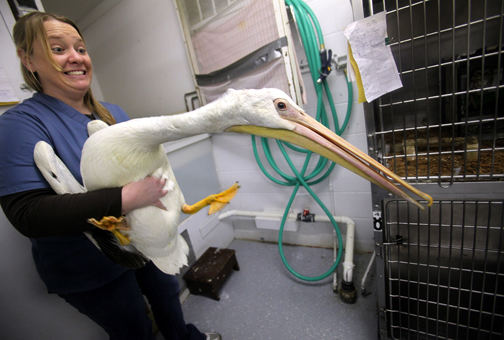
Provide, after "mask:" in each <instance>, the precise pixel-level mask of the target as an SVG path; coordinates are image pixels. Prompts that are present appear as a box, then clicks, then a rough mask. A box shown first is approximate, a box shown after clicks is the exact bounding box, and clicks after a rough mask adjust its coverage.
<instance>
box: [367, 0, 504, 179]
mask: <svg viewBox="0 0 504 340" xmlns="http://www.w3.org/2000/svg"><path fill="white" fill-rule="evenodd" d="M363 3H364V5H365V7H367V9H368V11H372V13H378V12H381V11H386V13H387V14H386V18H387V31H388V32H387V33H388V42H389V46H390V47H391V49H392V53H393V55H394V58H395V61H396V64H397V67H398V70H399V74H400V77H401V80H402V83H403V87H402V88H401V89H399V90H396V91H394V92H392V93H389V94H387V95H384V96H382V97H381V98H379V99H377V100H375V101H374V102H373V104H372V105H369V106H368V107H367V108H366V111H367V112H366V113H367V116H368V122H369V123H368V129H370V132H371V136H370V139H369V143H370V147H371V148H372V150H373V152H374V156H375V157H377V158H379V159H381V160H382V162H383V163H384V164H385V165H386V166H388V167H389V168H390V169H391V170H393V171H394V172H396V173H397V174H398V175H400V176H402V177H405V178H406V179H408V180H409V181H412V182H417V183H433V182H434V183H453V182H471V181H480V182H481V181H500V180H502V179H504V109H503V108H504V82H503V73H504V71H503V70H504V60H503V57H502V44H503V30H504V27H503V12H504V8H503V7H504V2H503V1H502V0H447V1H442V0H431V1H424V0H375V1H367V0H364V2H363Z"/></svg>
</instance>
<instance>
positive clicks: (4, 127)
mask: <svg viewBox="0 0 504 340" xmlns="http://www.w3.org/2000/svg"><path fill="white" fill-rule="evenodd" d="M102 104H103V105H104V106H105V107H106V108H107V109H108V110H109V111H110V113H111V114H112V115H113V116H114V118H115V119H116V121H117V122H122V121H126V120H128V119H129V118H128V116H127V114H126V113H125V112H124V111H123V110H122V109H121V108H120V107H119V106H117V105H112V104H109V103H102ZM88 122H89V118H88V117H86V116H85V115H83V114H82V113H80V112H78V111H77V110H75V109H74V108H72V107H71V106H69V105H67V104H65V103H63V102H62V101H60V100H58V99H56V98H53V97H51V96H48V95H45V94H42V93H36V94H34V95H33V97H32V98H30V99H27V100H25V101H23V102H22V103H21V104H19V105H17V106H15V107H13V108H11V109H10V110H8V111H6V112H5V113H3V114H2V115H0V155H1V157H0V196H5V195H9V194H13V193H17V192H22V191H27V190H33V189H41V188H49V184H48V183H47V182H46V181H45V179H44V178H43V177H42V174H41V173H40V172H39V170H38V169H37V167H36V165H35V162H34V160H33V148H34V146H35V144H36V143H37V142H38V141H41V140H43V141H46V142H47V143H49V144H50V145H51V146H52V147H53V149H54V150H55V152H56V154H57V155H58V156H59V157H60V158H61V160H62V161H63V162H64V163H65V164H66V166H67V167H68V168H69V170H70V171H71V172H72V174H73V176H74V177H75V178H76V179H77V180H78V181H79V182H81V183H82V177H81V174H80V157H81V151H82V147H83V145H84V142H85V141H86V139H87V137H88V134H87V123H88ZM40 228H44V226H43V225H42V226H40ZM30 240H31V242H32V253H33V258H34V260H35V265H36V267H37V270H38V272H39V274H40V277H41V278H42V280H43V281H44V282H45V284H46V286H47V289H48V291H49V292H51V293H61V294H66V293H74V292H80V291H86V290H90V289H94V288H97V287H101V286H103V285H104V284H106V283H108V282H110V281H112V280H113V279H115V278H117V277H118V276H119V275H121V274H122V273H123V272H125V271H126V270H127V269H126V268H124V267H122V266H119V265H117V264H115V263H113V262H112V261H111V260H109V259H108V258H107V257H106V256H105V255H104V254H103V253H102V252H101V251H99V250H98V249H97V248H96V247H95V246H94V245H93V244H92V243H91V241H89V240H88V239H87V237H86V236H85V235H84V234H83V233H76V234H74V235H71V236H54V237H40V238H31V239H30Z"/></svg>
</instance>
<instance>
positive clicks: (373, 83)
mask: <svg viewBox="0 0 504 340" xmlns="http://www.w3.org/2000/svg"><path fill="white" fill-rule="evenodd" d="M344 34H345V37H346V38H347V39H348V42H349V43H350V46H351V47H352V54H353V56H354V59H355V61H356V63H357V66H358V68H359V72H360V74H361V78H362V85H363V87H364V94H365V95H366V100H367V101H368V102H371V101H373V100H374V99H376V98H378V97H380V96H382V95H384V94H385V93H388V92H391V91H393V90H396V89H398V88H400V87H402V82H401V78H400V77H399V74H398V72H397V66H396V64H395V61H394V57H393V55H392V51H391V50H390V46H386V45H385V37H386V36H387V22H386V19H385V12H381V13H378V14H375V15H373V16H370V17H367V18H364V19H362V20H358V21H354V22H352V23H351V24H350V25H348V26H347V27H346V28H345V31H344Z"/></svg>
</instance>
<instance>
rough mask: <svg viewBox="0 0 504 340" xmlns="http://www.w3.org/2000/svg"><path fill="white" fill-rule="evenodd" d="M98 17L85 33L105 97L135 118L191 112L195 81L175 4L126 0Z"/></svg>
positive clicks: (159, 0) (87, 26)
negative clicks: (188, 97) (188, 106)
mask: <svg viewBox="0 0 504 340" xmlns="http://www.w3.org/2000/svg"><path fill="white" fill-rule="evenodd" d="M92 15H97V16H98V17H96V18H93V19H92V20H91V19H89V18H88V19H86V27H85V28H84V30H83V35H84V37H85V39H86V43H87V45H88V49H89V53H90V55H91V58H92V60H93V66H94V72H95V74H96V78H97V79H96V80H97V81H98V82H99V85H100V88H101V92H102V95H103V99H105V100H106V101H109V102H111V103H116V104H119V105H120V106H121V107H123V108H124V109H125V110H126V112H128V114H129V115H130V116H131V117H142V116H152V115H160V114H168V113H174V112H183V111H185V104H184V94H185V93H187V92H191V91H194V85H193V81H192V76H191V70H190V67H189V63H188V61H187V57H186V52H185V49H184V41H183V38H182V33H181V30H180V25H179V22H178V18H177V15H176V12H175V6H174V4H173V2H172V1H168V0H149V1H135V0H121V1H118V2H117V4H116V5H115V6H114V7H112V8H110V9H109V10H108V12H106V14H103V13H97V14H92ZM90 21H91V22H92V24H88V22H90Z"/></svg>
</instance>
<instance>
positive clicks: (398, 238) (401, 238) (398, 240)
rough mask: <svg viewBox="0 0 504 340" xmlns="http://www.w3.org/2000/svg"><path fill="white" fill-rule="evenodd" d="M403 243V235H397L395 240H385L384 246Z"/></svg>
mask: <svg viewBox="0 0 504 340" xmlns="http://www.w3.org/2000/svg"><path fill="white" fill-rule="evenodd" d="M401 244H403V237H402V236H401V235H396V236H395V240H393V241H392V242H384V243H382V246H400V245H401Z"/></svg>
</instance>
